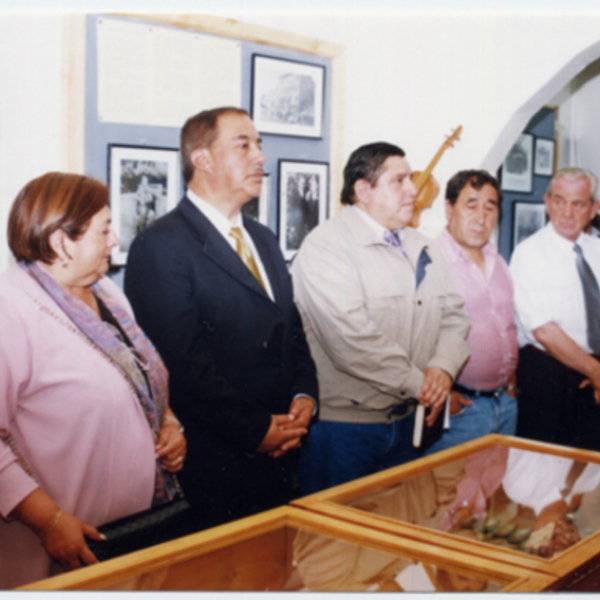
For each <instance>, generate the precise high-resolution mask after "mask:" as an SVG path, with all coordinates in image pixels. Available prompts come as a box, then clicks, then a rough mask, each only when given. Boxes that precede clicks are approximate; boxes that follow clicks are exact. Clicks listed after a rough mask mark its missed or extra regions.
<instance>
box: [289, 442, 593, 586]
mask: <svg viewBox="0 0 600 600" xmlns="http://www.w3.org/2000/svg"><path fill="white" fill-rule="evenodd" d="M294 504H295V505H297V506H300V507H302V508H305V509H309V510H311V511H315V512H318V513H321V514H326V515H332V516H335V517H336V518H339V519H344V520H347V521H349V522H354V523H360V524H361V525H363V526H367V527H372V528H374V529H378V530H381V531H387V532H393V533H396V534H399V535H402V536H403V537H406V538H412V539H418V540H420V541H425V542H428V543H431V544H435V545H436V546H439V547H443V548H448V549H453V550H458V551H461V552H466V553H470V554H472V555H476V556H482V557H487V558H489V559H490V560H493V561H499V562H503V563H507V564H512V565H519V566H522V567H525V568H528V569H533V570H536V571H538V572H543V573H548V574H551V575H554V576H557V577H559V578H561V581H562V584H564V585H567V584H568V585H571V584H572V582H574V581H576V580H580V581H581V577H582V575H583V574H584V573H588V576H591V574H592V573H593V572H594V571H595V569H596V567H597V565H596V563H597V562H599V560H598V559H597V558H596V555H597V554H598V553H600V453H596V452H590V451H584V450H577V449H573V448H565V447H561V446H555V445H551V444H543V443H538V442H532V441H529V440H524V439H520V438H513V437H509V436H501V435H489V436H486V437H484V438H480V439H479V440H476V441H474V442H469V443H467V444H463V445H461V446H457V447H455V448H452V449H450V450H446V451H444V452H440V453H438V454H434V455H432V456H430V457H427V458H423V459H420V460H418V461H414V462H412V463H408V464H406V465H403V466H400V467H396V468H394V469H389V470H387V471H384V472H381V473H378V474H375V475H372V476H369V477H365V478H363V479H359V480H356V481H353V482H351V483H348V484H345V485H342V486H338V487H335V488H331V489H329V490H325V491H323V492H320V493H318V494H314V495H312V496H307V497H305V498H302V499H300V500H298V501H296V502H294ZM599 566H600V565H599ZM589 581H591V580H589ZM569 582H571V583H569Z"/></svg>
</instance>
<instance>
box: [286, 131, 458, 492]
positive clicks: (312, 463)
mask: <svg viewBox="0 0 600 600" xmlns="http://www.w3.org/2000/svg"><path fill="white" fill-rule="evenodd" d="M414 196H415V187H414V185H413V183H412V181H411V169H410V166H409V164H408V162H407V160H406V158H405V155H404V152H403V151H402V150H401V149H400V148H398V147H397V146H393V145H391V144H387V143H384V142H379V143H374V144H368V145H366V146H362V147H360V148H358V149H357V150H355V151H354V152H353V153H352V155H351V156H350V158H349V160H348V163H347V165H346V167H345V169H344V189H343V191H342V197H341V202H342V204H344V207H343V208H342V210H341V211H340V213H339V214H338V215H337V216H336V217H334V218H333V219H331V220H329V221H327V222H326V223H324V224H322V225H321V226H319V227H317V228H316V229H315V230H313V231H312V232H311V234H310V235H309V236H308V237H307V238H306V239H305V241H304V243H303V245H302V247H301V249H300V251H299V252H298V255H297V257H296V260H295V261H294V265H293V267H292V275H293V279H294V290H295V300H296V303H297V305H298V307H299V309H300V313H301V315H302V321H303V324H304V329H305V332H306V337H307V340H308V342H309V345H310V349H311V353H312V355H313V358H314V360H315V362H316V364H317V374H318V379H319V388H320V395H321V408H320V420H319V422H318V423H316V424H315V425H314V426H313V428H312V429H311V431H310V434H309V436H308V439H307V441H306V445H305V447H304V448H303V450H302V454H301V459H300V461H301V464H300V484H301V487H302V489H303V492H304V493H312V492H315V491H317V490H320V489H324V488H327V487H330V486H333V485H338V484H340V483H344V482H346V481H350V480H352V479H355V478H357V477H362V476H364V475H368V474H370V473H373V472H375V471H378V470H382V469H386V468H389V467H392V466H395V465H398V464H402V463H403V462H407V461H409V460H412V459H414V458H416V457H417V453H416V451H415V450H414V449H413V447H412V433H413V428H414V410H415V406H416V404H417V403H420V404H423V405H425V406H427V407H431V409H432V411H431V414H430V416H429V418H428V423H429V424H431V423H433V421H434V420H435V418H436V416H437V414H438V413H439V412H440V410H441V409H442V407H443V405H444V402H445V400H446V398H447V397H448V393H449V391H450V387H451V385H452V381H453V379H454V378H455V377H456V375H457V373H458V372H459V370H460V368H461V367H462V365H463V364H464V362H465V361H466V359H467V358H468V355H469V349H468V345H467V343H466V341H465V336H466V334H467V331H468V328H469V319H468V317H467V316H466V315H465V313H464V312H463V311H462V305H463V299H462V297H461V296H459V295H458V294H457V293H456V292H455V290H454V285H453V282H452V278H451V275H450V272H449V269H448V266H447V264H446V262H445V261H444V259H443V258H442V257H441V255H440V253H439V250H438V249H437V247H436V245H435V244H434V243H432V242H431V241H430V240H428V239H427V238H425V237H424V236H422V235H421V234H419V233H418V232H416V231H415V230H413V229H410V228H406V226H407V225H408V224H409V223H410V221H411V217H412V212H413V203H414ZM440 418H441V417H440Z"/></svg>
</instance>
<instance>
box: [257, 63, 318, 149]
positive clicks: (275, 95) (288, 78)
mask: <svg viewBox="0 0 600 600" xmlns="http://www.w3.org/2000/svg"><path fill="white" fill-rule="evenodd" d="M324 91H325V67H323V66H321V65H311V64H309V63H303V62H296V61H292V60H284V59H281V58H272V57H268V56H262V55H260V54H253V55H252V111H251V112H252V120H253V121H254V124H255V125H256V129H257V130H258V131H259V132H260V133H270V134H273V135H287V136H296V137H307V138H321V137H322V135H323V96H324Z"/></svg>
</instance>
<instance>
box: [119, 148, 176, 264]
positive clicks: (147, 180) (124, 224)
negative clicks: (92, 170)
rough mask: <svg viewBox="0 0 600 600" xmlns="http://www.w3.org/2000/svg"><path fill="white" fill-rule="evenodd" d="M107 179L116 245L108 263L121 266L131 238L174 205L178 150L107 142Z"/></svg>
mask: <svg viewBox="0 0 600 600" xmlns="http://www.w3.org/2000/svg"><path fill="white" fill-rule="evenodd" d="M108 164H109V168H108V181H109V189H110V205H111V213H112V222H113V228H114V230H115V232H116V233H117V235H118V236H119V240H120V244H119V245H118V246H117V247H116V248H113V251H112V257H111V258H112V264H113V265H124V264H125V263H126V262H127V253H128V252H129V246H130V245H131V242H132V241H133V238H134V237H135V236H136V235H137V234H138V233H139V232H140V231H142V229H144V228H145V227H147V226H148V225H150V223H152V222H153V221H154V220H155V219H158V217H161V216H162V215H164V214H165V213H166V212H167V211H169V210H171V209H172V208H174V207H175V205H176V204H177V200H178V197H179V192H180V190H179V173H180V169H179V151H178V150H177V149H171V148H151V147H147V146H122V145H117V144H110V145H109V161H108Z"/></svg>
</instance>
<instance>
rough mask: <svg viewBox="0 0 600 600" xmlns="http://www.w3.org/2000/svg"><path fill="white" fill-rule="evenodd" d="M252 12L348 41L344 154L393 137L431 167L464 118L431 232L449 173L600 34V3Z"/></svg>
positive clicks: (443, 171) (487, 143)
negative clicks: (596, 8)
mask: <svg viewBox="0 0 600 600" xmlns="http://www.w3.org/2000/svg"><path fill="white" fill-rule="evenodd" d="M244 19H245V20H247V21H249V22H254V23H260V24H263V25H268V26H272V27H278V28H280V29H284V30H288V31H291V32H294V33H300V34H304V35H313V36H315V37H319V38H323V39H326V40H329V41H333V42H336V43H339V44H342V45H344V47H345V48H346V58H347V61H346V96H345V102H346V125H345V132H344V144H345V152H346V155H347V154H349V153H350V152H351V151H352V150H353V149H354V148H356V147H357V146H358V145H360V144H363V143H366V142H369V141H373V140H376V139H387V140H390V141H394V142H396V143H398V144H399V145H400V146H402V147H403V148H404V149H405V150H406V152H407V156H408V159H409V162H410V163H411V166H412V167H413V169H423V168H425V166H426V165H427V164H428V162H429V160H430V159H431V158H432V156H433V154H434V153H435V151H436V150H437V149H438V147H439V145H440V144H441V143H442V141H443V139H444V138H443V135H444V134H449V133H450V130H451V128H453V127H456V126H457V125H459V124H462V125H463V128H464V129H463V135H462V139H461V141H460V142H458V143H457V144H456V146H455V148H454V149H451V150H448V151H447V152H446V153H445V155H444V157H443V158H442V159H441V161H440V164H439V166H438V168H437V169H436V171H435V176H436V178H437V179H438V181H439V183H440V184H441V186H442V192H441V193H440V197H438V200H437V201H436V203H435V205H434V208H433V209H432V211H430V212H429V214H428V213H426V214H424V215H423V217H422V222H423V223H424V224H425V225H426V226H428V229H429V231H431V233H435V232H437V231H439V230H440V229H441V228H442V227H443V225H444V216H443V201H442V198H441V195H443V190H444V187H445V183H446V181H447V179H448V178H449V177H450V176H452V175H453V174H454V173H455V172H456V171H458V170H460V169H463V168H475V167H479V166H480V165H481V163H482V161H483V159H484V157H485V156H486V155H487V153H488V152H489V151H490V148H491V147H492V146H493V144H494V142H495V141H496V139H497V138H498V137H499V136H500V134H501V133H502V130H503V129H504V127H505V126H506V125H507V123H508V122H509V121H510V119H511V117H512V115H513V114H514V113H515V112H516V111H517V110H518V109H519V108H520V107H521V105H523V104H524V103H525V102H526V101H527V100H528V99H529V98H531V97H532V96H533V95H534V94H535V93H536V92H537V91H538V90H539V88H541V87H542V86H543V85H544V84H545V83H546V82H547V81H548V80H549V79H551V78H552V76H553V75H554V74H555V73H556V72H557V71H558V70H559V69H561V68H562V67H563V66H564V65H565V64H566V63H567V62H569V60H571V59H572V58H573V57H574V56H575V55H577V54H579V53H580V52H581V51H582V50H584V49H586V48H587V47H588V46H590V45H592V44H593V43H595V42H597V41H598V40H599V39H600V12H594V13H585V14H584V13H579V14H568V13H553V14H548V15H544V14H541V15H540V14H534V13H531V14H522V13H519V14H517V13H515V14H512V15H507V14H502V13H488V14H482V13H466V12H457V11H451V12H443V13H442V12H438V13H432V12H421V13H416V12H399V11H396V12H392V11H387V12H372V13H370V14H365V13H357V14H347V13H346V14H342V15H340V14H329V15H322V16H319V17H318V18H315V17H309V16H305V15H301V14H297V15H294V16H293V17H291V16H286V15H276V14H270V15H265V14H263V15H261V16H260V17H258V16H253V15H252V14H245V15H244ZM547 100H549V98H547V99H542V100H541V101H540V103H539V106H538V107H537V109H539V108H541V106H542V105H543V104H544V102H545V101H547ZM537 109H536V110H537ZM534 112H535V110H534V111H532V113H531V115H530V116H532V115H533V114H534ZM525 123H526V121H525ZM525 123H523V125H525ZM515 138H516V135H515ZM513 141H514V140H513ZM510 145H512V142H510V143H508V142H507V147H506V151H508V149H509V148H510ZM500 163H501V160H500V161H495V164H494V165H492V166H490V165H486V166H488V168H493V169H495V168H497V167H498V166H499V164H500Z"/></svg>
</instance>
